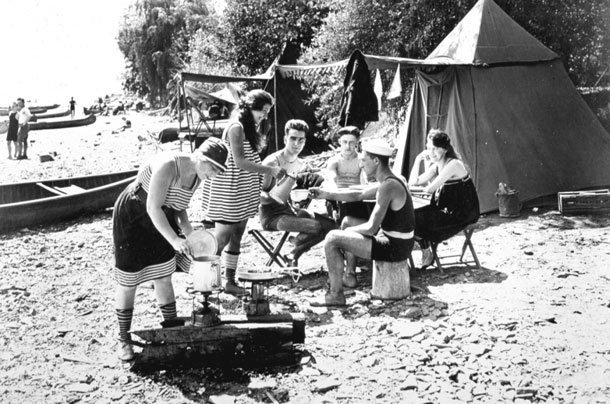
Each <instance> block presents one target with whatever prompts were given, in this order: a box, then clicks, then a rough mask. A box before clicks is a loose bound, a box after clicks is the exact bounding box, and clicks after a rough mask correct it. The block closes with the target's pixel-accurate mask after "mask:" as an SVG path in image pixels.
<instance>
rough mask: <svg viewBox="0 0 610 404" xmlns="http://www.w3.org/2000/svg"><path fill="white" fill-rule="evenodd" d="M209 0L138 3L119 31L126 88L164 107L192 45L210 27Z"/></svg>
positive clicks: (147, 0)
mask: <svg viewBox="0 0 610 404" xmlns="http://www.w3.org/2000/svg"><path fill="white" fill-rule="evenodd" d="M209 15H210V12H209V9H208V7H207V5H206V1H205V0H136V1H135V3H133V4H131V5H130V6H129V8H128V9H127V12H126V14H125V15H124V17H123V21H122V24H121V26H120V29H119V35H118V44H119V49H120V50H121V52H122V53H123V55H124V56H125V59H126V61H127V64H128V69H127V70H126V72H125V82H124V87H125V89H127V90H129V91H134V92H136V93H138V94H139V95H148V97H149V100H150V102H151V103H153V104H159V105H164V104H166V103H167V99H168V88H167V87H168V83H169V82H170V79H171V78H172V77H173V75H174V74H175V73H176V72H177V71H179V70H180V69H181V68H182V67H183V66H184V65H185V64H186V63H188V61H189V53H188V51H189V43H190V39H191V38H192V37H193V36H194V34H195V33H196V32H197V31H198V30H199V29H200V28H202V27H204V26H206V23H207V21H208V16H209Z"/></svg>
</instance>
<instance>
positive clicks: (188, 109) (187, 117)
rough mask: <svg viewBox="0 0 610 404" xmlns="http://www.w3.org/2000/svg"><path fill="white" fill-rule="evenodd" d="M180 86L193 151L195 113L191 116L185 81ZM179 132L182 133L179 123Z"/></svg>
mask: <svg viewBox="0 0 610 404" xmlns="http://www.w3.org/2000/svg"><path fill="white" fill-rule="evenodd" d="M180 87H181V88H182V94H183V95H184V116H185V117H186V127H187V129H188V133H189V144H190V146H191V153H192V152H193V137H192V136H191V121H192V119H193V114H192V113H191V114H190V116H189V111H190V108H189V107H188V102H187V99H186V90H185V89H184V82H183V81H181V82H180ZM178 133H180V125H178Z"/></svg>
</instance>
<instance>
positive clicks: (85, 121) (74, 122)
mask: <svg viewBox="0 0 610 404" xmlns="http://www.w3.org/2000/svg"><path fill="white" fill-rule="evenodd" d="M95 120H96V118H95V115H87V116H86V117H84V118H81V119H66V120H63V121H44V122H33V123H31V124H30V130H43V129H61V128H75V127H77V126H85V125H91V124H92V123H94V122H95Z"/></svg>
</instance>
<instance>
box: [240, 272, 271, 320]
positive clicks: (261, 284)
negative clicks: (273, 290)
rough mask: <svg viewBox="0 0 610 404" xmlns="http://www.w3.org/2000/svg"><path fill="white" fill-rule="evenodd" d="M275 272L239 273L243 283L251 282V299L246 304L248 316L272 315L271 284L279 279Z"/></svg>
mask: <svg viewBox="0 0 610 404" xmlns="http://www.w3.org/2000/svg"><path fill="white" fill-rule="evenodd" d="M279 277H280V275H279V274H277V273H274V272H237V278H238V279H239V280H240V281H242V282H244V281H245V282H250V284H251V286H250V297H249V298H247V300H246V301H245V302H244V310H245V312H246V315H247V316H264V315H267V314H270V313H271V308H270V306H269V284H270V283H271V282H272V281H274V280H276V279H277V278H279Z"/></svg>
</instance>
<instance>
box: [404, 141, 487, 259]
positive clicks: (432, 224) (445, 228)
mask: <svg viewBox="0 0 610 404" xmlns="http://www.w3.org/2000/svg"><path fill="white" fill-rule="evenodd" d="M422 162H425V163H426V169H425V171H424V173H423V174H421V175H420V174H419V167H420V165H421V163H422ZM409 185H410V188H411V191H417V190H420V191H423V192H426V193H430V194H432V197H431V199H430V205H428V206H424V207H421V208H418V209H416V210H415V239H416V240H417V241H418V242H419V244H420V245H421V247H422V250H423V254H422V264H421V266H422V268H425V267H427V266H429V265H430V264H432V260H433V254H432V250H431V249H430V244H429V243H430V242H435V243H439V242H441V241H443V240H447V239H448V238H450V237H451V236H454V235H455V234H457V233H459V232H460V231H461V230H462V229H464V228H465V227H466V226H468V225H469V224H472V223H475V222H476V221H477V220H478V219H479V198H478V196H477V191H476V189H475V187H474V184H473V182H472V179H471V178H470V174H469V172H468V168H467V167H466V165H465V164H464V163H463V162H462V160H461V159H460V157H459V156H458V154H457V153H456V152H455V150H454V149H453V146H452V145H451V139H450V138H449V136H448V135H447V134H446V133H445V132H443V131H440V130H438V129H432V130H431V131H430V132H429V133H428V141H427V143H426V150H424V151H423V152H421V153H420V154H418V155H417V157H415V161H414V163H413V169H412V170H411V175H410V176H409Z"/></svg>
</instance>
